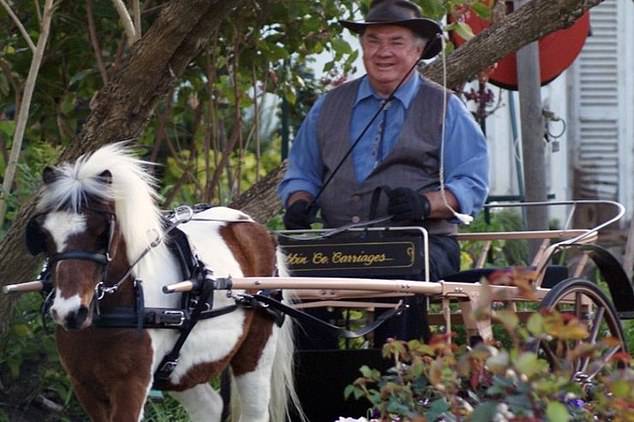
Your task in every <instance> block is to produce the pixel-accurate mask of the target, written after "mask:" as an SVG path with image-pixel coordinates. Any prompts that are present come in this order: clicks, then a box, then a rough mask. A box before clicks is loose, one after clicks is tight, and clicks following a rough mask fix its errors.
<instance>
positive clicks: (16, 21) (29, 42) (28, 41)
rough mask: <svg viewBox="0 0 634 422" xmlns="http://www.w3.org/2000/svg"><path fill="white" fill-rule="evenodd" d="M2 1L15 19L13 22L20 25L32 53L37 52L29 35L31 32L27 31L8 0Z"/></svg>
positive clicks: (19, 27)
mask: <svg viewBox="0 0 634 422" xmlns="http://www.w3.org/2000/svg"><path fill="white" fill-rule="evenodd" d="M0 3H1V4H2V6H3V7H4V8H5V9H6V10H7V13H8V14H9V16H11V19H13V23H15V26H17V27H18V30H19V31H20V34H22V37H23V38H24V41H26V43H27V44H28V46H29V48H30V49H31V53H33V54H35V44H33V40H32V39H31V37H30V36H29V33H28V32H26V29H25V28H24V25H22V22H20V19H19V18H18V17H17V16H16V14H15V13H13V10H12V9H11V6H9V4H8V3H7V2H6V0H0Z"/></svg>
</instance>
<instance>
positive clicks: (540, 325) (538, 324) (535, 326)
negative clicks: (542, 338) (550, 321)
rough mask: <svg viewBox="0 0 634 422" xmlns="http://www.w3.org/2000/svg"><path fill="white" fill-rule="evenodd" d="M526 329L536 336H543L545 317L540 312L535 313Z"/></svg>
mask: <svg viewBox="0 0 634 422" xmlns="http://www.w3.org/2000/svg"><path fill="white" fill-rule="evenodd" d="M526 328H528V331H530V333H531V334H533V335H535V336H538V335H540V334H542V333H543V332H544V317H542V315H541V314H540V313H539V312H534V313H533V314H532V315H531V316H530V318H529V319H528V321H527V322H526Z"/></svg>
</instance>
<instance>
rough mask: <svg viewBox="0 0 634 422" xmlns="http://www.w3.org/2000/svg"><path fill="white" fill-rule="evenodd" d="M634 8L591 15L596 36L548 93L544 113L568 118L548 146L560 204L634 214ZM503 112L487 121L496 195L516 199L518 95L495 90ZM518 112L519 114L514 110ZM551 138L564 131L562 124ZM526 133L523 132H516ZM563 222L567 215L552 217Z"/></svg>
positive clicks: (624, 4)
mask: <svg viewBox="0 0 634 422" xmlns="http://www.w3.org/2000/svg"><path fill="white" fill-rule="evenodd" d="M632 22H634V2H633V1H630V0H606V1H605V2H604V3H602V4H600V5H599V6H596V7H594V8H593V9H592V10H591V31H592V34H591V36H590V37H588V39H587V41H586V45H585V46H584V48H583V50H582V52H581V54H580V55H579V57H578V58H577V60H576V61H575V63H573V65H572V66H571V68H570V69H569V70H567V71H566V72H564V73H563V74H562V75H560V76H559V77H558V78H557V79H555V80H554V81H553V82H551V83H550V84H548V85H547V86H545V87H542V102H543V105H544V107H545V108H547V109H549V110H551V111H553V112H554V113H555V114H556V115H557V116H559V117H561V118H562V119H563V120H564V121H565V124H566V131H565V133H564V134H563V136H562V137H561V138H559V139H558V141H559V151H558V152H555V151H554V150H553V144H552V143H551V144H550V145H548V146H547V148H546V157H545V158H546V161H547V166H546V168H547V172H548V174H547V184H548V193H550V194H553V195H554V197H555V199H556V200H566V199H608V200H615V201H619V202H621V203H622V204H624V205H625V207H626V209H628V212H629V213H631V212H632V209H633V208H634V25H632ZM492 89H493V90H494V92H495V93H496V96H501V97H502V99H503V106H502V107H501V108H499V109H498V110H496V111H495V113H494V114H493V115H491V116H490V117H489V118H488V120H487V137H488V139H489V143H490V146H491V152H492V166H491V179H492V184H491V187H492V189H491V193H492V194H494V195H517V194H519V193H520V192H521V191H520V188H519V187H518V177H517V170H516V168H517V167H516V164H517V163H518V162H520V161H519V160H517V159H516V157H517V155H518V154H517V151H519V152H520V154H521V146H520V145H521V144H519V145H517V146H515V144H516V143H521V134H519V135H518V136H514V135H513V126H512V124H511V121H512V119H511V116H512V115H513V114H514V115H515V122H516V127H517V128H519V99H518V95H517V93H516V92H511V91H504V90H501V91H500V90H498V89H497V88H495V87H492ZM513 106H514V108H515V113H513V112H512V108H513ZM549 128H550V132H551V133H552V134H554V135H557V134H558V133H559V132H560V131H561V128H562V126H561V123H560V122H551V123H550V126H549ZM517 130H518V131H519V129H517ZM550 218H551V219H552V218H557V219H559V220H560V221H561V220H562V218H564V214H563V210H562V211H555V212H553V213H551V216H550Z"/></svg>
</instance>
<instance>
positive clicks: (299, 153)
mask: <svg viewBox="0 0 634 422" xmlns="http://www.w3.org/2000/svg"><path fill="white" fill-rule="evenodd" d="M340 22H341V24H342V25H343V26H344V27H346V28H348V29H349V30H351V31H352V32H355V33H357V34H359V36H360V42H361V47H362V49H363V64H364V67H365V69H366V72H367V74H366V75H365V76H363V77H362V78H359V79H357V80H354V81H352V82H350V83H347V84H344V85H342V86H341V87H338V88H336V89H334V90H332V91H330V92H328V93H327V94H325V95H323V96H322V97H320V98H319V99H318V100H317V101H316V103H315V104H314V105H313V107H312V109H311V110H310V112H309V113H308V116H307V117H306V119H305V121H304V122H303V124H302V126H301V128H300V130H299V132H298V134H297V137H296V138H295V141H294V143H293V147H292V149H291V153H290V156H289V166H288V171H287V173H286V175H285V177H284V179H283V180H282V182H281V184H280V186H279V194H280V197H281V199H282V201H283V203H284V204H285V207H286V213H285V216H284V224H285V226H286V228H288V229H306V228H309V227H310V224H311V223H312V222H314V219H315V212H316V207H313V206H312V202H313V200H314V198H316V197H317V196H318V195H319V200H318V203H317V204H316V205H317V206H318V207H319V208H320V209H321V217H322V219H323V221H324V225H325V226H326V227H339V226H342V225H345V224H350V223H358V222H361V221H367V220H368V219H369V217H370V215H371V213H370V208H371V202H372V194H373V192H374V191H375V189H376V188H377V187H382V186H388V187H389V188H388V189H386V193H387V195H386V196H387V199H385V198H382V201H379V204H378V207H377V209H376V210H375V211H376V216H377V217H381V216H388V215H392V216H393V218H392V221H393V223H394V224H399V225H422V226H424V227H425V228H426V229H427V230H428V231H429V233H430V234H431V236H430V250H429V255H430V277H431V279H432V280H438V279H440V278H442V277H443V276H444V275H447V274H450V273H453V272H456V271H458V270H459V247H458V244H457V242H456V241H455V239H454V238H453V237H451V236H449V235H451V234H452V233H455V232H456V226H457V223H458V220H457V219H456V218H455V217H456V216H457V212H459V213H462V214H475V213H477V212H478V211H479V210H480V209H481V207H482V204H483V202H484V200H485V198H486V195H487V192H488V152H487V145H486V141H485V139H484V137H483V135H482V132H481V131H480V129H479V127H478V126H477V124H476V123H475V121H474V120H473V118H472V116H471V114H470V113H469V111H468V110H467V109H466V108H465V106H464V105H463V103H462V102H461V101H460V100H459V99H458V98H457V97H455V96H454V95H451V94H450V93H448V92H447V91H445V90H444V89H443V88H442V87H440V86H439V85H437V84H435V83H433V82H431V81H428V80H426V79H424V78H422V77H421V76H420V75H419V74H418V72H416V71H415V70H414V68H415V64H416V63H418V61H419V60H420V59H421V58H422V59H430V58H432V57H434V56H435V55H436V54H438V53H439V52H440V50H441V45H442V44H441V40H440V37H441V36H442V30H441V28H440V26H439V25H438V24H437V23H436V22H434V21H433V20H430V19H426V18H423V17H422V14H421V12H420V9H419V8H418V6H416V5H415V4H414V3H412V2H411V1H409V0H375V1H374V2H373V3H372V4H371V6H370V10H369V11H368V14H367V16H366V19H365V21H360V22H356V21H347V20H344V21H340ZM399 84H400V85H399ZM397 88H398V89H397ZM395 89H396V92H394V93H393V91H394V90H395ZM392 93H393V96H392V97H390V95H391V94H392ZM388 99H389V100H390V101H389V102H388V103H387V106H386V107H385V108H384V109H383V110H382V111H381V112H380V114H379V115H378V117H377V118H376V119H375V121H374V122H373V123H372V124H371V125H370V127H369V128H368V129H367V131H365V133H363V130H364V129H365V128H366V125H367V124H368V122H369V121H370V120H371V119H372V117H373V116H374V115H375V114H376V113H377V112H378V110H379V109H380V107H381V105H382V102H384V101H385V100H388ZM445 101H446V102H447V108H446V112H443V104H444V103H445ZM443 126H444V127H443ZM443 136H444V140H443ZM359 137H360V140H359V142H358V144H357V145H356V146H355V147H354V149H353V150H352V153H351V155H350V156H349V157H348V158H347V159H346V160H344V161H343V162H342V164H341V167H340V168H339V169H338V170H336V169H337V167H339V163H340V162H341V161H342V158H343V157H344V156H345V155H346V153H347V152H348V150H349V149H350V147H351V145H352V144H353V143H354V142H355V141H356V140H357V138H359ZM443 142H444V146H443V147H442V148H443V151H444V154H443V156H442V160H443V164H444V166H443V170H444V178H443V180H444V194H443V192H441V189H440V170H441V163H440V159H441V157H440V156H441V144H442V143H443ZM335 170H336V172H335ZM331 177H332V180H331V181H330V183H329V184H328V185H327V186H325V187H324V186H323V183H324V181H325V180H328V179H329V178H331ZM322 188H323V192H322V191H321V190H322ZM443 195H444V198H443ZM447 205H448V206H449V207H448V206H447ZM411 305H414V306H412V307H413V308H414V309H410V310H409V311H408V312H406V313H405V315H404V317H401V318H400V321H395V322H390V323H391V324H392V326H390V327H388V328H387V329H386V330H383V331H389V332H388V333H387V334H385V333H384V334H379V338H380V340H384V339H385V338H384V337H385V336H386V335H391V336H395V337H398V338H401V339H405V340H407V339H411V338H416V337H419V336H420V335H421V333H422V330H423V327H422V326H421V325H424V322H425V321H423V320H421V319H420V314H421V309H422V308H421V307H422V306H423V304H422V299H421V298H418V299H416V300H415V301H414V302H413V303H412V304H411ZM417 307H418V308H419V309H415V308H417Z"/></svg>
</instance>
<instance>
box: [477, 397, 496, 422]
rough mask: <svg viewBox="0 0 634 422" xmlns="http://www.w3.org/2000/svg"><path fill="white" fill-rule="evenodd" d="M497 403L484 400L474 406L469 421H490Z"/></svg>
mask: <svg viewBox="0 0 634 422" xmlns="http://www.w3.org/2000/svg"><path fill="white" fill-rule="evenodd" d="M497 407H498V404H497V403H496V402H492V401H485V402H484V403H482V404H480V405H479V406H478V407H476V408H475V410H474V411H473V413H472V414H471V422H490V421H492V420H493V419H494V418H495V413H496V412H497Z"/></svg>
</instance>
